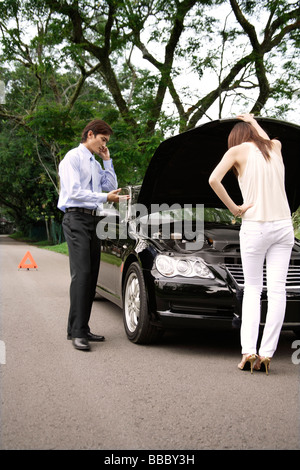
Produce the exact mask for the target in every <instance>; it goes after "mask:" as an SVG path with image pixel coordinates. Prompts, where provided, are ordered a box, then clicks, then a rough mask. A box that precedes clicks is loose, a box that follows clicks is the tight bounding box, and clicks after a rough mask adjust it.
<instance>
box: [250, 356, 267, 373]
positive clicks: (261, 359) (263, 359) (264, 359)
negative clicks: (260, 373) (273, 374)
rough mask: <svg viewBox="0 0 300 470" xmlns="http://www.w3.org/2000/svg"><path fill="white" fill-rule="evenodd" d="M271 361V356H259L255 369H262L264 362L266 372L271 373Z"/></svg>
mask: <svg viewBox="0 0 300 470" xmlns="http://www.w3.org/2000/svg"><path fill="white" fill-rule="evenodd" d="M270 362H271V358H270V357H264V356H258V357H257V361H256V362H255V364H254V370H261V365H262V364H263V365H264V367H265V372H266V374H267V375H269V370H270Z"/></svg>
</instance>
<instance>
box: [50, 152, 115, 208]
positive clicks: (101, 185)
mask: <svg viewBox="0 0 300 470" xmlns="http://www.w3.org/2000/svg"><path fill="white" fill-rule="evenodd" d="M94 158H95V157H94V156H93V154H92V153H91V152H90V151H89V150H88V149H87V148H86V147H85V145H83V144H79V146H78V147H76V148H74V149H72V150H70V151H69V152H68V153H67V154H66V156H65V157H64V159H63V160H62V161H61V162H60V164H59V177H60V194H59V199H58V204H57V207H58V208H59V209H60V210H62V211H63V212H65V210H66V209H67V208H68V207H82V208H85V209H97V208H98V209H100V210H101V208H102V207H103V203H105V202H107V194H105V193H103V192H102V191H107V192H110V191H113V190H114V189H118V181H117V176H116V174H115V170H114V167H113V164H112V160H103V166H104V169H103V168H102V166H101V165H100V163H99V162H98V161H95V164H96V172H95V173H96V182H95V185H96V191H93V189H92V160H93V159H94Z"/></svg>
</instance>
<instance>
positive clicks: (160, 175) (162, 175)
mask: <svg viewBox="0 0 300 470" xmlns="http://www.w3.org/2000/svg"><path fill="white" fill-rule="evenodd" d="M256 120H257V121H258V122H259V124H260V125H261V127H262V128H263V129H264V130H265V131H266V132H267V133H268V135H269V137H270V138H271V139H272V138H277V139H278V140H280V141H281V143H282V154H283V159H284V164H285V183H286V192H287V196H288V200H289V204H290V208H291V211H292V212H294V211H295V210H296V209H297V208H298V207H299V205H300V183H299V175H300V171H299V170H300V126H298V125H296V124H292V123H288V122H284V121H279V120H276V119H271V118H259V117H257V118H256ZM237 122H239V120H238V119H222V120H216V121H211V122H208V123H205V124H203V125H201V126H198V127H196V128H194V129H192V130H190V131H187V132H183V133H182V134H178V135H176V136H174V137H170V138H169V139H167V140H165V141H164V142H162V143H161V144H160V145H159V147H158V148H157V150H156V152H155V154H154V155H153V157H152V159H151V161H150V163H149V166H148V169H147V171H146V174H145V177H144V181H143V184H142V187H141V190H140V194H139V197H138V202H139V203H140V204H144V205H145V206H146V207H147V209H148V211H149V212H150V210H151V205H153V204H155V205H157V204H159V205H161V204H164V203H165V204H168V205H169V206H171V205H172V204H175V203H177V204H180V205H181V206H183V205H184V204H193V205H195V204H204V206H205V207H224V205H223V203H222V202H221V201H220V200H219V198H218V197H217V196H216V194H215V193H214V191H213V190H212V189H211V187H210V185H209V183H208V179H209V176H210V174H211V172H212V171H213V169H214V168H215V166H216V165H217V164H218V162H219V161H220V160H221V158H222V156H223V155H224V153H225V152H226V151H227V149H228V146H227V139H228V135H229V133H230V131H231V129H232V127H233V126H234V125H235V124H236V123H237ZM223 183H224V186H225V187H226V189H227V191H228V192H229V194H230V196H231V197H232V198H233V200H234V201H235V202H236V203H237V204H241V203H242V196H241V192H240V189H239V185H238V182H237V179H236V177H235V176H234V174H233V172H229V173H228V174H227V175H226V176H225V178H224V180H223Z"/></svg>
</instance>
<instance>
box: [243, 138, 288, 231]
mask: <svg viewBox="0 0 300 470" xmlns="http://www.w3.org/2000/svg"><path fill="white" fill-rule="evenodd" d="M249 145H250V146H251V148H250V151H249V155H248V160H247V163H246V167H245V170H244V173H243V175H242V177H241V178H240V177H239V178H238V181H239V185H240V189H241V192H242V195H243V199H244V203H246V204H248V203H249V204H250V203H251V204H253V207H250V209H248V210H247V211H246V212H245V214H244V215H243V220H253V221H260V222H268V221H273V220H282V219H289V218H290V217H291V211H290V208H289V203H288V200H287V196H286V192H285V186H284V164H283V161H282V158H281V157H280V156H279V155H278V154H277V153H276V152H275V151H273V150H271V152H270V157H271V158H270V160H266V159H265V158H264V156H263V154H262V153H261V151H260V150H259V149H258V148H257V147H256V145H255V144H253V143H252V142H249Z"/></svg>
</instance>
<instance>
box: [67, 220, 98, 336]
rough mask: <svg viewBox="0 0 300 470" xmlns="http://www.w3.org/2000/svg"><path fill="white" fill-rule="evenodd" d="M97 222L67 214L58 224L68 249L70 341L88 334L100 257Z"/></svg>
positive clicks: (68, 329)
mask: <svg viewBox="0 0 300 470" xmlns="http://www.w3.org/2000/svg"><path fill="white" fill-rule="evenodd" d="M99 220H100V218H99V217H95V216H93V215H90V214H83V213H80V212H68V213H65V215H64V218H63V222H62V225H63V230H64V234H65V238H66V242H67V245H68V248H69V263H70V274H71V285H70V310H69V318H68V327H67V333H68V335H71V336H72V338H84V337H85V336H86V334H87V333H88V332H89V331H90V329H89V320H90V315H91V310H92V305H93V300H94V296H95V291H96V284H97V278H98V273H99V266H100V255H101V240H100V239H99V238H98V237H97V235H96V227H97V223H98V222H99Z"/></svg>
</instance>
